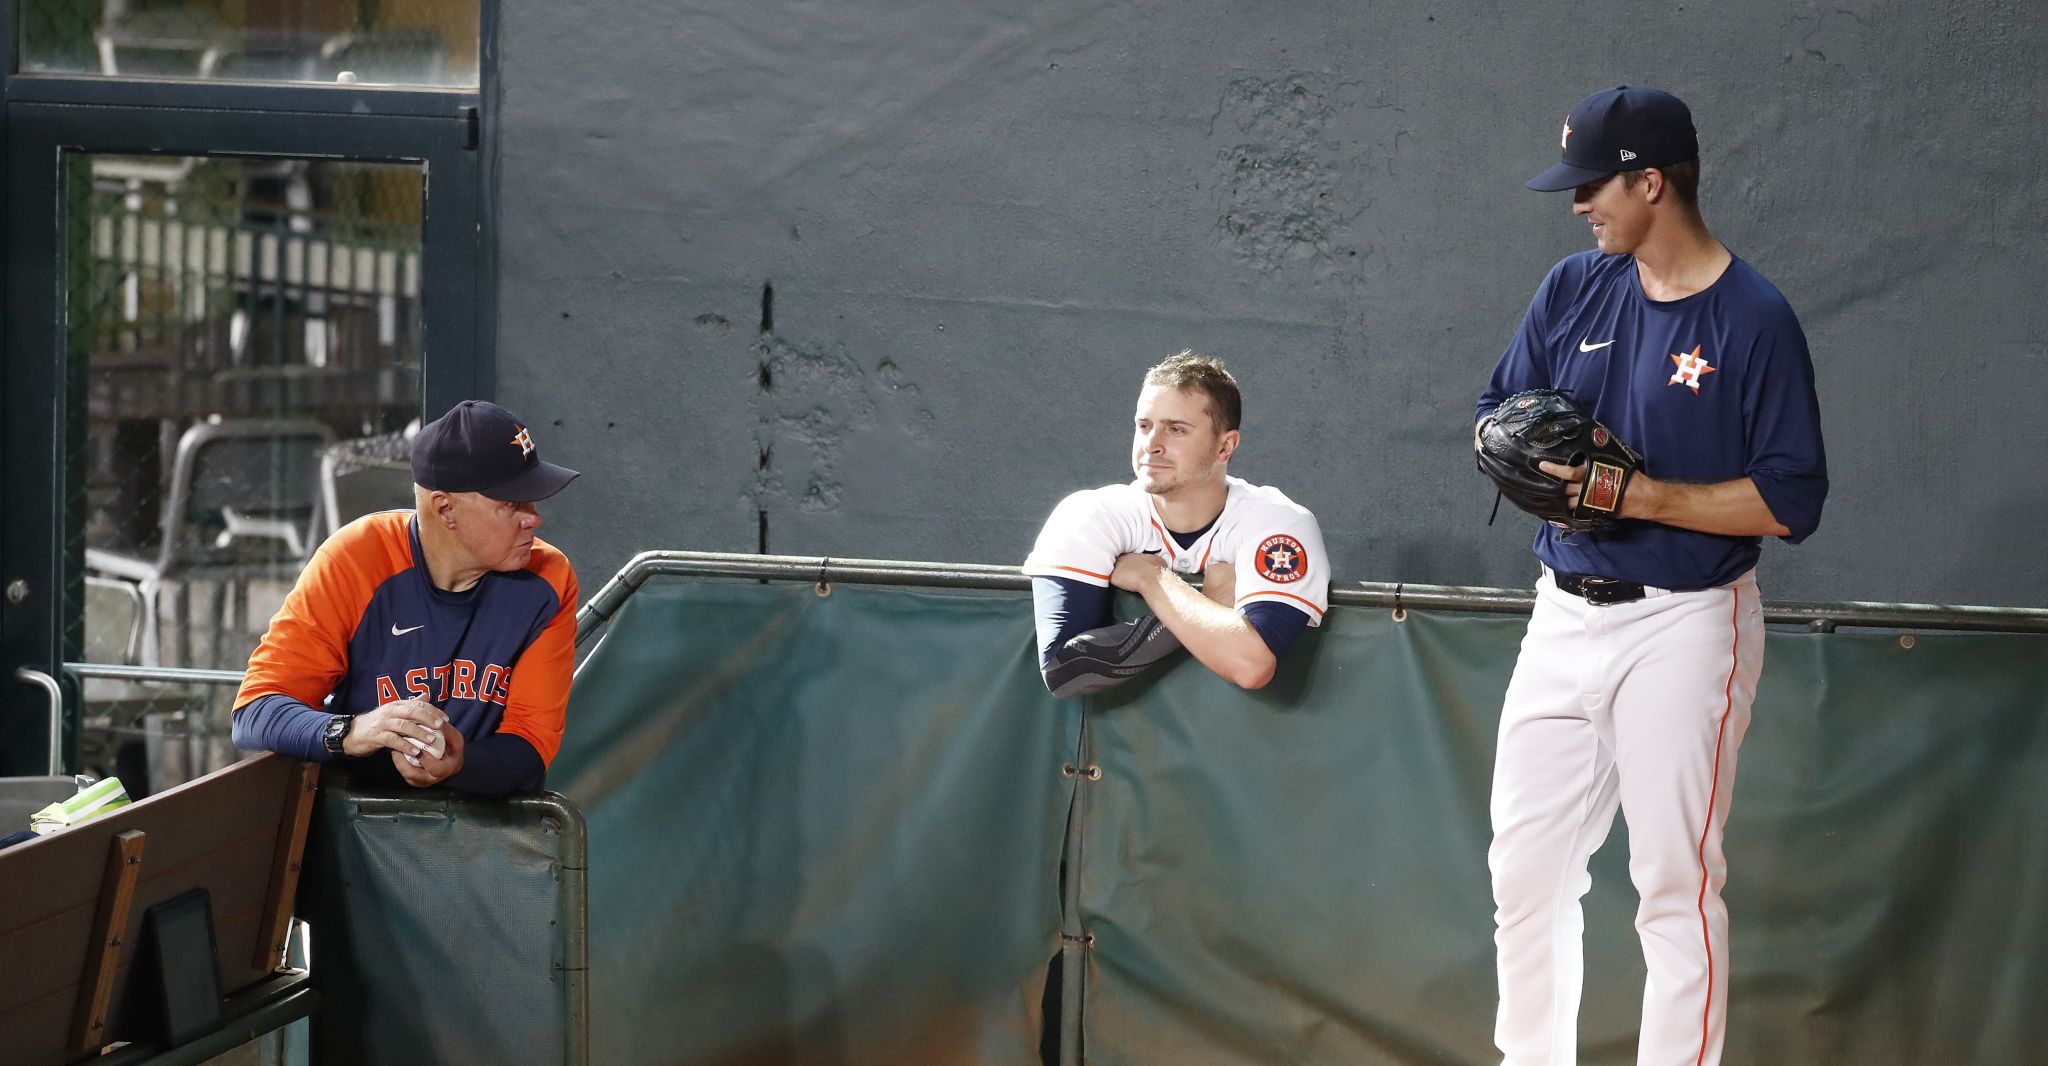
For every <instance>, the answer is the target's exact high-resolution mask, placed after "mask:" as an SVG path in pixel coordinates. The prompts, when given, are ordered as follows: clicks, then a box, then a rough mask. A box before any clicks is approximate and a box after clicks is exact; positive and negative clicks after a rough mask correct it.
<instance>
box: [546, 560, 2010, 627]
mask: <svg viewBox="0 0 2048 1066" xmlns="http://www.w3.org/2000/svg"><path fill="white" fill-rule="evenodd" d="M651 577H710V578H736V579H740V580H756V581H803V582H812V583H815V584H817V585H819V586H820V587H821V588H828V587H829V586H831V585H834V584H848V585H902V586H909V587H918V588H947V589H999V590H1011V591H1022V590H1027V589H1029V588H1030V587H1031V579H1030V578H1029V577H1026V576H1025V575H1024V573H1023V572H1022V570H1020V569H1019V568H1017V567H1014V566H990V565H987V564H982V563H926V562H902V561H893V560H886V559H835V558H832V557H830V556H819V557H812V556H796V555H741V554H733V553H727V552H690V551H649V552H641V553H640V554H639V555H636V556H634V557H633V558H632V559H631V560H629V561H627V563H626V565H625V566H623V567H621V568H620V569H619V572H618V573H617V574H614V575H613V576H612V578H611V580H610V581H607V582H605V584H604V587H602V588H600V589H598V590H597V593H596V594H595V595H593V596H591V597H590V598H589V599H588V600H587V601H585V602H584V604H583V608H582V609H581V610H579V611H578V612H577V613H576V643H577V644H578V645H581V644H582V643H583V642H584V641H585V640H587V639H588V638H589V637H591V636H592V635H594V634H595V633H597V631H598V630H600V629H602V628H604V626H605V624H606V623H608V622H610V621H611V619H612V616H613V615H614V614H616V613H618V610H619V608H620V606H621V605H623V604H624V603H625V602H626V600H627V599H629V598H631V597H632V595H633V593H634V592H636V591H638V590H639V588H640V586H641V585H643V584H645V583H646V582H647V579H649V578H651ZM1330 602H1331V603H1332V604H1333V605H1337V606H1344V607H1383V608H1387V609H1389V610H1392V611H1394V612H1396V614H1397V615H1404V614H1405V612H1407V611H1463V612H1468V613H1479V614H1520V615H1525V614H1528V613H1529V611H1530V608H1531V606H1532V605H1533V604H1534V603H1535V602H1536V594H1535V593H1534V592H1533V591H1530V590H1527V589H1500V588H1483V587H1477V586H1463V585H1415V584H1408V583H1406V582H1383V581H1343V582H1332V583H1331V585H1330ZM1764 620H1765V621H1766V622H1771V623H1778V624H1794V625H1806V626H1811V627H1813V628H1815V629H1818V630H1822V631H1829V630H1833V629H1836V628H1839V627H1844V626H1848V627H1861V628H1875V629H1919V630H1957V631H1964V632H1979V633H2048V610H2042V609H2038V608H2028V607H1971V606H1954V605H1946V604H1927V603H1871V602H1861V601H1849V602H1839V603H1825V602H1820V603H1815V602H1796V601H1767V602H1766V603H1765V604H1764Z"/></svg>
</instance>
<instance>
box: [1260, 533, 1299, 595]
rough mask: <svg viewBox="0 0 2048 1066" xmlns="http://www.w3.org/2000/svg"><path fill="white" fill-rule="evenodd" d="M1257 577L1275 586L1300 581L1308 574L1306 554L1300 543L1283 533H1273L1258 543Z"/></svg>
mask: <svg viewBox="0 0 2048 1066" xmlns="http://www.w3.org/2000/svg"><path fill="white" fill-rule="evenodd" d="M1256 558H1257V565H1258V569H1259V576H1260V577H1263V578H1265V579H1266V580H1268V581H1271V582H1273V583H1274V584H1276V585H1285V584H1287V583H1288V582H1290V581H1300V580H1301V579H1302V577H1303V576H1304V575H1306V574H1307V573H1308V552H1307V551H1305V550H1303V549H1302V546H1301V542H1300V541H1298V540H1295V539H1294V538H1293V537H1290V536H1288V535H1287V534H1285V533H1275V534H1273V535H1272V536H1270V537H1267V538H1266V539H1265V540H1263V541H1260V542H1259V551H1258V555H1257V557H1256Z"/></svg>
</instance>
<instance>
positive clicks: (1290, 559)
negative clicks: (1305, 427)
mask: <svg viewBox="0 0 2048 1066" xmlns="http://www.w3.org/2000/svg"><path fill="white" fill-rule="evenodd" d="M1225 481H1226V483H1227V484H1228V486H1229V494H1228V495H1227V496H1225V497H1224V500H1223V513H1222V514H1220V515H1218V516H1216V521H1214V522H1212V523H1210V524H1209V528H1208V530H1206V531H1205V532H1203V534H1202V535H1201V536H1200V537H1199V538H1197V539H1196V540H1195V542H1194V543H1193V544H1191V545H1189V546H1187V547H1185V548H1183V547H1181V546H1180V544H1179V542H1177V541H1175V540H1174V539H1173V537H1172V536H1170V535H1169V534H1168V533H1167V532H1166V523H1165V522H1164V521H1162V520H1161V519H1160V517H1159V512H1158V509H1157V508H1156V507H1155V506H1154V505H1153V501H1152V495H1151V494H1150V493H1148V492H1146V491H1145V490H1144V489H1142V488H1139V487H1138V485H1137V483H1136V482H1132V483H1129V484H1124V485H1104V486H1103V487H1101V488H1099V489H1083V490H1081V491H1080V492H1076V493H1074V494H1073V495H1071V496H1068V497H1067V498H1066V499H1064V500H1061V501H1060V505H1059V506H1058V507H1055V508H1053V512H1052V517H1051V518H1048V519H1046V521H1045V528H1044V529H1042V530H1040V531H1039V533H1038V543H1037V544H1035V545H1033V546H1032V548H1031V556H1030V557H1029V558H1027V559H1025V560H1024V572H1025V573H1026V574H1028V575H1030V576H1032V577H1063V578H1067V579H1070V580H1074V581H1083V582H1086V583H1088V584H1090V585H1097V586H1107V585H1108V584H1109V573H1110V570H1111V569H1113V568H1114V567H1115V566H1116V560H1117V556H1119V555H1128V554H1131V553H1133V552H1153V553H1157V554H1159V555H1160V557H1161V558H1163V559H1164V560H1165V562H1166V565H1167V566H1168V567H1169V568H1170V569H1172V570H1174V571H1175V572H1176V573H1182V574H1199V573H1202V572H1204V571H1206V570H1208V568H1209V567H1210V566H1211V565H1212V564H1215V563H1229V564H1230V565H1231V566H1232V567H1234V568H1236V570H1237V588H1236V595H1237V602H1236V606H1238V607H1244V606H1246V605H1247V604H1252V603H1261V602H1271V603H1284V604H1286V605H1287V606H1289V607H1292V608H1294V609H1295V610H1298V611H1300V612H1301V613H1303V614H1305V615H1307V616H1308V624H1309V625H1312V626H1318V625H1322V624H1323V614H1324V612H1326V611H1328V610H1329V609H1330V557H1329V554H1328V553H1327V552H1325V551H1324V550H1323V534H1322V530H1321V529H1320V528H1319V527H1318V526H1317V525H1316V516H1315V515H1313V514H1310V513H1309V510H1308V508H1306V507H1303V506H1301V505H1300V504H1298V503H1295V502H1294V501H1293V500H1290V499H1288V498H1287V494H1286V493H1283V492H1281V491H1280V490H1279V489H1276V488H1269V487H1267V486H1263V485H1254V484H1251V483H1250V482H1248V481H1245V480H1244V479H1242V478H1234V477H1231V478H1226V479H1225Z"/></svg>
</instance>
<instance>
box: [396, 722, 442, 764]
mask: <svg viewBox="0 0 2048 1066" xmlns="http://www.w3.org/2000/svg"><path fill="white" fill-rule="evenodd" d="M427 732H429V733H432V734H433V735H434V739H433V742H432V743H429V742H427V741H424V740H421V739H419V738H418V737H407V738H405V742H406V743H408V744H411V745H412V746H413V751H414V752H416V753H418V754H423V755H427V756H429V757H432V758H435V759H443V758H447V756H448V738H447V737H446V736H444V735H442V733H441V731H440V730H438V729H429V730H427ZM406 759H407V760H409V761H411V762H412V764H413V765H414V766H418V765H419V760H418V759H417V758H415V757H414V755H411V754H408V755H407V756H406Z"/></svg>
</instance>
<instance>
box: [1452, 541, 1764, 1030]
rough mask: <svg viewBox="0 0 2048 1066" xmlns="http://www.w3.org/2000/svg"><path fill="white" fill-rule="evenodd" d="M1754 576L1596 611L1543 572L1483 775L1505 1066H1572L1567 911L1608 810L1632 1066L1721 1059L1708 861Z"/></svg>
mask: <svg viewBox="0 0 2048 1066" xmlns="http://www.w3.org/2000/svg"><path fill="white" fill-rule="evenodd" d="M1763 653H1764V621H1763V607H1762V604H1761V603H1760V601H1759V600H1758V597H1757V590H1756V579H1755V573H1754V571H1752V572H1751V573H1748V574H1745V575H1743V576H1742V577H1741V578H1740V579H1738V580H1737V581H1735V582H1734V583H1732V584H1730V585H1726V586H1722V587H1720V588H1712V589H1703V590H1699V591H1693V592H1670V591H1666V590H1661V589H1659V590H1651V594H1650V595H1649V596H1647V597H1646V598H1644V599H1641V600H1637V601H1634V602H1631V603H1617V604H1609V605H1606V606H1595V605H1593V604H1589V603H1587V602H1586V601H1585V600H1583V599H1581V598H1579V597H1577V596H1574V595H1572V594H1570V593H1568V592H1563V591H1560V590H1559V589H1558V588H1557V586H1556V585H1555V583H1554V582H1553V581H1552V580H1551V577H1550V574H1549V572H1548V571H1547V570H1546V572H1545V574H1544V576H1543V578H1542V579H1541V580H1540V581H1539V582H1538V583H1537V586H1536V607H1535V612H1534V614H1533V615H1532V616H1531V618H1530V620H1529V629H1528V633H1527V635H1526V636H1525V637H1524V638H1523V640H1522V650H1521V655H1520V657H1519V659H1518V660H1517V661H1516V663H1515V674H1514V679H1513V681H1511V682H1510V683H1509V685H1508V691H1507V698H1506V701H1505V703H1504V705H1503V707H1502V711H1501V721H1500V741H1499V749H1498V752H1497V754H1496V757H1495V761H1494V772H1493V801H1492V819H1493V846H1492V848H1491V849H1490V850H1489V852H1488V854H1487V865H1488V867H1489V868H1490V869H1491V870H1492V872H1493V898H1494V903H1495V906H1496V908H1497V909H1496V910H1495V912H1494V922H1495V932H1494V943H1495V946H1496V948H1497V960H1498V967H1499V978H1500V1011H1499V1015H1498V1016H1497V1018H1496V1023H1495V1027H1494V1043H1495V1044H1497V1045H1498V1046H1499V1048H1500V1050H1501V1052H1502V1053H1503V1054H1504V1055H1505V1056H1506V1057H1505V1059H1504V1060H1503V1066H1572V1064H1574V1063H1575V1062H1576V1061H1577V1055H1578V1012H1579V995H1580V986H1581V981H1582V977H1583V971H1584V965H1585V964H1584V952H1583V947H1582V944H1581V933H1582V931H1583V929H1584V926H1585V918H1584V915H1583V914H1582V913H1581V910H1580V904H1579V901H1580V899H1581V898H1582V897H1584V896H1585V894H1586V891H1587V890H1588V889H1589V888H1591V887H1592V879H1591V878H1590V877H1589V876H1588V874H1587V872H1586V866H1587V862H1588V860H1590V859H1591V857H1592V855H1593V852H1595V851H1596V850H1598V849H1599V847H1600V844H1601V842H1602V841H1603V840H1605V839H1606V837H1607V831H1608V829H1609V828H1610V827H1611V826H1612V825H1613V822H1614V811H1615V807H1616V804H1617V803H1618V804H1619V805H1620V808H1621V810H1622V812H1623V815H1624V816H1625V817H1626V818H1627V819H1628V826H1629V842H1630V845H1631V847H1630V854H1629V875H1630V877H1631V879H1632V880H1634V882H1635V886H1636V891H1637V893H1638V894H1639V896H1640V897H1641V900H1642V904H1641V907H1640V908H1639V909H1638V910H1637V912H1636V931H1637V933H1638V934H1639V935H1640V936H1641V937H1642V942H1643V958H1644V961H1645V962H1646V963H1647V964H1648V969H1649V978H1648V981H1647V982H1646V985H1645V987H1644V990H1643V1022H1642V1033H1641V1037H1640V1039H1639V1042H1638V1045H1637V1052H1636V1062H1637V1063H1638V1064H1639V1066H1709V1064H1717V1063H1719V1062H1720V1061H1721V1046H1722V1041H1723V1038H1724V1035H1725V1029H1726V1020H1727V990H1728V910H1727V907H1726V906H1725V905H1724V904H1723V903H1722V901H1721V886H1722V884H1723V883H1724V882H1725V881H1726V880H1727V876H1728V868H1727V862H1726V859H1725V858H1724V857H1723V855H1722V852H1721V832H1722V827H1723V826H1724V825H1725V824H1726V822H1727V819H1728V810H1729V805H1730V798H1731V793H1732V792H1733V789H1734V783H1735V753H1736V749H1737V748H1739V747H1740V746H1741V745H1742V735H1743V732H1744V731H1745V730H1746V729H1747V728H1748V726H1749V710H1750V703H1751V701H1752V700H1754V699H1755V696H1756V684H1757V678H1758V677H1759V676H1760V674H1761V673H1762V669H1763Z"/></svg>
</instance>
